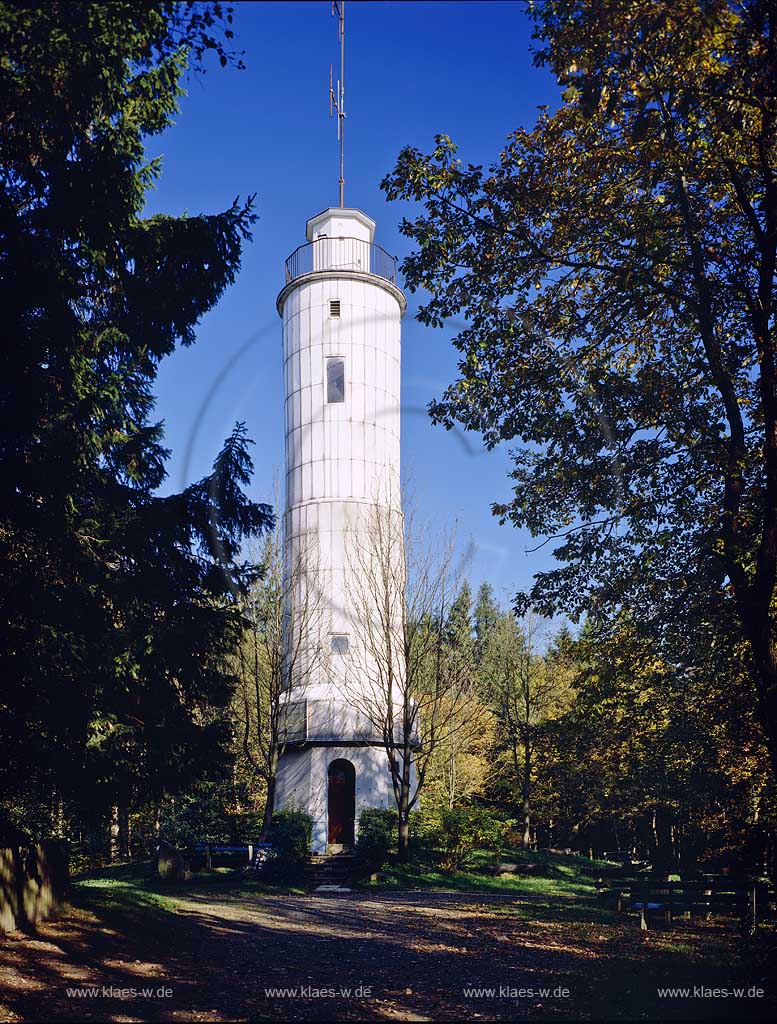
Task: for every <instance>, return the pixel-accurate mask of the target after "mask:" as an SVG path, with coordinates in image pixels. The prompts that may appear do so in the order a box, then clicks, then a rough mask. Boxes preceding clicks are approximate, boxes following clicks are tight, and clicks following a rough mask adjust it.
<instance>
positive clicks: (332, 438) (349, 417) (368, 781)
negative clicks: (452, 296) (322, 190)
mask: <svg viewBox="0 0 777 1024" xmlns="http://www.w3.org/2000/svg"><path fill="white" fill-rule="evenodd" d="M374 231H375V223H374V221H372V220H371V219H370V218H369V217H367V216H366V215H365V214H364V213H362V212H361V210H356V209H349V208H343V207H339V208H332V209H328V210H324V211H322V212H321V213H319V214H317V215H316V216H315V217H312V218H311V219H310V220H309V221H308V222H307V239H308V241H307V244H305V245H302V246H300V247H299V248H298V249H297V250H296V251H295V252H294V253H293V254H292V255H291V256H290V257H289V258H288V260H287V261H286V286H285V287H284V288H283V290H282V291H281V293H280V295H279V296H278V303H277V305H278V312H279V313H280V315H281V317H282V320H283V366H284V389H285V416H286V506H285V512H284V534H285V548H284V550H285V560H286V573H287V579H288V578H289V575H290V574H292V573H295V574H296V575H297V577H298V578H297V579H295V580H294V582H293V586H292V590H293V593H294V599H293V603H295V602H299V604H298V607H297V608H296V609H293V610H292V611H291V613H290V615H289V617H288V622H289V625H288V630H287V631H288V633H289V634H290V635H289V636H287V640H286V646H287V648H294V647H295V645H299V644H300V641H301V643H302V646H303V648H304V649H303V650H301V651H300V652H299V656H298V657H296V658H295V661H294V665H293V668H292V671H291V676H292V679H291V682H292V688H291V690H290V691H289V693H288V702H287V704H286V714H285V720H286V723H287V727H286V728H287V735H286V744H285V748H284V751H283V753H282V755H281V757H280V761H279V766H278V779H277V789H276V807H278V808H281V807H284V806H294V807H296V808H298V809H301V810H304V811H306V812H307V813H308V814H309V815H310V816H311V818H312V819H313V822H314V828H313V850H314V852H316V853H325V852H327V850H329V851H330V852H332V851H335V850H339V849H342V848H343V847H348V846H350V845H352V844H353V842H354V841H355V838H356V836H355V833H356V830H357V823H358V817H359V814H360V813H361V811H362V810H363V809H364V808H365V807H394V806H395V801H394V793H393V788H392V782H391V774H390V770H389V764H388V759H387V755H386V751H385V747H384V742H383V738H382V737H381V736H380V735H379V730H377V729H376V727H375V723H374V721H370V716H368V715H366V714H365V713H364V710H363V709H364V706H365V704H364V701H363V700H362V699H360V698H362V697H364V695H365V690H369V688H370V686H371V685H373V684H372V682H371V681H372V680H374V678H375V677H376V674H379V671H377V670H376V668H375V663H374V658H372V657H371V653H370V652H369V651H368V650H365V649H364V648H365V644H364V639H363V638H364V629H363V628H362V627H363V626H364V618H365V616H367V617H369V615H370V612H369V608H368V606H367V605H368V602H367V601H365V595H366V594H368V593H369V585H368V584H366V583H365V580H364V579H359V578H357V577H358V576H359V575H362V576H369V575H370V567H369V566H367V571H366V572H365V571H364V570H365V563H364V558H365V552H369V551H370V545H371V543H372V539H371V537H370V525H369V521H370V516H371V515H375V510H376V509H377V510H379V511H378V514H383V513H385V515H387V516H389V517H391V518H393V517H395V516H396V517H399V520H400V521H401V515H402V512H401V501H400V477H399V455H400V452H399V422H400V416H399V409H400V360H401V337H400V321H401V319H402V316H403V314H404V312H405V307H406V301H405V297H404V295H403V293H402V292H401V291H400V289H399V288H398V287H397V285H396V263H395V260H394V259H393V257H390V256H389V255H388V254H387V253H385V252H384V251H383V250H382V249H381V248H380V247H379V246H377V245H375V244H374V243H373V236H374ZM399 537H400V538H401V529H400V531H399ZM397 546H398V547H401V540H400V544H399V545H397ZM392 557H393V558H396V559H397V560H399V559H401V558H402V552H401V550H398V551H395V552H394V554H393V556H392ZM379 571H380V570H379V569H378V570H376V575H377V574H378V572H379ZM375 599H376V600H377V595H376V597H375ZM303 606H305V607H306V608H307V612H306V615H307V621H306V622H305V624H304V625H303V624H302V622H301V618H302V617H304V615H303V614H302V613H300V611H299V609H300V608H301V607H303ZM394 614H396V616H397V617H398V619H397V621H398V622H401V608H399V607H398V608H396V609H395V610H392V616H393V615H394ZM295 631H296V635H295ZM362 677H363V678H362ZM349 695H352V696H353V697H354V699H349ZM371 699H373V700H374V699H376V698H375V693H374V692H373V694H372V697H371Z"/></svg>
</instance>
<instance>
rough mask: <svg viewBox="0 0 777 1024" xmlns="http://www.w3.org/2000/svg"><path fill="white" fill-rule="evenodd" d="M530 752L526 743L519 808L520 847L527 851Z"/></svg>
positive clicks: (529, 830) (529, 811)
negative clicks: (521, 822)
mask: <svg viewBox="0 0 777 1024" xmlns="http://www.w3.org/2000/svg"><path fill="white" fill-rule="evenodd" d="M530 773H531V750H530V749H529V744H528V743H527V744H526V746H525V747H524V755H523V783H522V785H521V798H522V799H521V808H522V810H523V836H522V838H521V846H522V847H523V849H524V850H528V849H529V846H530V845H531V781H530Z"/></svg>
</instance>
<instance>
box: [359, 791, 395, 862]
mask: <svg viewBox="0 0 777 1024" xmlns="http://www.w3.org/2000/svg"><path fill="white" fill-rule="evenodd" d="M397 824H398V818H397V812H396V811H393V810H390V809H389V808H386V807H365V809H364V810H363V811H362V812H361V814H360V815H359V838H358V840H357V842H356V855H357V857H358V858H359V861H360V863H361V864H362V866H363V867H365V868H369V869H370V870H373V871H374V870H375V869H376V868H379V867H381V865H383V864H385V862H386V861H387V860H388V858H389V855H390V854H391V853H393V852H395V851H396V848H397Z"/></svg>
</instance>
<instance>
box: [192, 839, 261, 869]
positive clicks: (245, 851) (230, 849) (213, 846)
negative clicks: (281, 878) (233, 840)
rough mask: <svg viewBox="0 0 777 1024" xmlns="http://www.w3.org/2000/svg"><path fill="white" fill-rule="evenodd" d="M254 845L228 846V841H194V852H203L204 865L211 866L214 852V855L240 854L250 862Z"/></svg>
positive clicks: (252, 857)
mask: <svg viewBox="0 0 777 1024" xmlns="http://www.w3.org/2000/svg"><path fill="white" fill-rule="evenodd" d="M256 846H257V844H255V843H249V844H248V845H247V846H230V845H229V844H228V843H195V844H194V852H195V853H200V854H204V855H205V866H206V867H207V868H211V867H212V863H213V856H214V854H215V855H216V856H223V855H224V854H228V855H232V854H241V855H242V859H243V860H245V861H246V862H247V863H248V864H250V863H251V862H252V861H253V859H254V850H255V849H256Z"/></svg>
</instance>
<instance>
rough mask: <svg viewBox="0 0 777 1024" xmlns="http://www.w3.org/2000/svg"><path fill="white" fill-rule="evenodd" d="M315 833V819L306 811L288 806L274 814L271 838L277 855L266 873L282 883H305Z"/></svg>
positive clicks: (267, 867) (264, 872)
mask: <svg viewBox="0 0 777 1024" xmlns="http://www.w3.org/2000/svg"><path fill="white" fill-rule="evenodd" d="M312 835H313V820H312V819H311V817H310V815H309V814H305V812H304V811H298V810H295V809H294V808H292V807H285V808H284V809H283V810H282V811H276V812H275V814H273V816H272V825H271V826H270V834H269V836H268V839H269V841H270V842H271V843H272V847H273V855H272V857H271V859H270V860H268V861H267V863H266V865H265V868H264V871H263V874H264V875H266V876H269V877H271V878H272V879H273V880H275V881H278V882H301V881H303V879H304V877H305V872H306V870H307V864H308V854H309V852H310V840H311V838H312Z"/></svg>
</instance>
